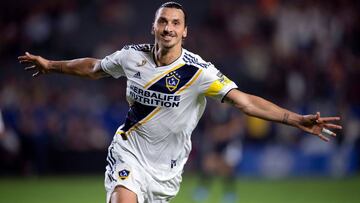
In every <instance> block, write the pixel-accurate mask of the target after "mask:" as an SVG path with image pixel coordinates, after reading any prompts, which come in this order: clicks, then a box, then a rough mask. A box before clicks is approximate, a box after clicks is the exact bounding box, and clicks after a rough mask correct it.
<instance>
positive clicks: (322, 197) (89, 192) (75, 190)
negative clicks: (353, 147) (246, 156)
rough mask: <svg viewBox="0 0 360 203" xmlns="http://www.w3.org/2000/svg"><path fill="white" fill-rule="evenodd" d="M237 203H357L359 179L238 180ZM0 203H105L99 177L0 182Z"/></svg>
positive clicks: (186, 191) (215, 188) (216, 198)
mask: <svg viewBox="0 0 360 203" xmlns="http://www.w3.org/2000/svg"><path fill="white" fill-rule="evenodd" d="M197 182H198V180H197V178H196V176H185V177H184V181H183V183H182V187H181V190H180V193H179V195H178V196H177V197H176V198H175V199H174V200H173V201H172V203H188V202H189V203H191V202H195V201H194V200H193V199H192V194H193V190H194V188H196V185H197ZM210 191H211V192H210V196H209V197H208V199H206V200H204V201H203V202H209V203H213V202H214V203H215V202H221V197H222V192H221V191H222V185H221V181H219V180H215V181H214V182H213V184H212V186H211V189H210ZM237 191H238V195H239V198H240V201H239V202H244V203H263V202H266V203H282V202H284V203H359V202H360V177H350V178H346V179H326V178H302V179H285V180H277V181H270V180H259V179H243V178H240V179H239V180H238V183H237ZM0 202H4V203H7V202H11V203H95V202H96V203H99V202H103V203H104V202H105V192H104V189H103V178H102V177H101V176H54V177H40V178H20V177H16V178H8V177H2V178H1V179H0Z"/></svg>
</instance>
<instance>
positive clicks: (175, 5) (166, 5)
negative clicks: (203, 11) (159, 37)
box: [155, 1, 187, 26]
mask: <svg viewBox="0 0 360 203" xmlns="http://www.w3.org/2000/svg"><path fill="white" fill-rule="evenodd" d="M161 8H176V9H180V10H182V12H183V13H184V24H185V26H187V24H186V12H185V9H184V7H183V6H182V5H181V4H179V3H177V2H174V1H169V2H166V3H164V4H162V5H161V6H160V7H159V8H158V9H157V10H156V13H155V18H156V16H157V13H158V12H159V10H160V9H161Z"/></svg>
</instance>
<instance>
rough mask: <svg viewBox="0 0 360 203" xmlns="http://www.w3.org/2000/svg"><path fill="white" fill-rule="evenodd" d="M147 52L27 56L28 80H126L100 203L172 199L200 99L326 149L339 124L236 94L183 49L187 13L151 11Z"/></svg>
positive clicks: (168, 6)
mask: <svg viewBox="0 0 360 203" xmlns="http://www.w3.org/2000/svg"><path fill="white" fill-rule="evenodd" d="M152 34H153V35H154V37H155V43H154V44H153V45H150V44H143V45H128V46H124V47H123V48H122V49H121V50H120V51H116V52H114V53H113V54H111V55H109V56H107V57H105V58H104V59H102V60H99V59H94V58H81V59H75V60H70V61H51V60H47V59H45V58H43V57H41V56H35V55H32V54H29V53H27V52H26V54H25V55H24V56H20V57H19V60H20V62H21V63H28V64H31V65H30V66H28V67H26V68H25V69H26V70H34V71H35V73H34V74H33V76H38V75H41V74H47V73H53V72H55V73H64V74H71V75H78V76H83V77H88V78H93V79H98V78H102V77H107V76H112V77H114V78H119V77H126V78H127V89H126V96H127V100H128V102H129V106H130V109H129V112H128V114H127V117H126V121H125V123H124V124H123V125H121V126H120V127H119V128H118V130H117V131H116V133H115V136H114V138H113V141H112V143H111V145H110V147H109V152H108V157H107V161H108V163H109V164H108V166H107V167H106V173H105V187H106V190H107V202H111V203H125V202H126V203H129V202H130V203H136V202H141V203H142V202H151V203H154V202H169V201H170V199H172V198H173V197H174V196H175V195H176V194H177V192H178V191H179V187H180V182H181V179H182V177H181V174H182V171H183V168H184V165H185V163H186V161H187V159H188V156H189V153H190V151H191V139H190V138H191V132H192V131H193V130H194V128H195V127H196V125H197V123H198V121H199V119H200V117H201V115H202V114H203V112H204V109H205V105H206V98H205V97H206V96H208V97H212V98H215V99H218V100H220V101H225V102H228V103H229V104H231V105H233V106H234V107H236V108H238V109H239V110H241V111H242V112H244V113H245V114H247V115H250V116H255V117H259V118H262V119H266V120H270V121H275V122H281V123H284V124H287V125H291V126H294V127H297V128H300V129H301V130H304V131H306V132H308V133H311V134H313V135H316V136H318V137H319V138H320V139H322V140H324V141H328V140H329V138H328V137H327V136H335V133H333V132H331V131H330V130H329V129H341V126H339V125H335V124H332V123H329V122H333V121H337V120H340V118H339V117H320V113H316V114H315V115H305V116H303V115H299V114H296V113H293V112H290V111H288V110H286V109H283V108H280V107H278V106H276V105H275V104H272V103H270V102H268V101H266V100H264V99H262V98H259V97H256V96H253V95H249V94H246V93H243V92H241V91H239V90H237V89H236V88H237V86H236V84H235V83H234V82H232V81H231V80H229V79H228V78H227V77H226V76H224V75H223V74H222V73H221V72H219V70H217V69H216V68H215V67H214V65H212V64H211V63H209V62H205V61H204V60H203V59H202V58H201V57H200V56H198V55H196V54H194V53H192V52H190V51H188V50H186V49H184V48H183V47H182V41H183V39H184V38H186V36H187V26H186V13H185V11H184V9H183V7H182V6H181V5H180V4H178V3H175V2H168V3H165V4H163V5H161V6H160V8H159V9H158V10H157V11H156V14H155V19H154V23H153V27H152Z"/></svg>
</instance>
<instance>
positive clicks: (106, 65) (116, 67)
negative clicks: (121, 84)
mask: <svg viewBox="0 0 360 203" xmlns="http://www.w3.org/2000/svg"><path fill="white" fill-rule="evenodd" d="M124 57H125V50H124V49H122V50H120V51H116V52H114V53H112V54H110V55H108V56H106V57H105V58H104V59H102V60H101V63H100V64H101V68H102V69H103V70H104V71H105V72H106V73H108V74H110V75H111V76H113V77H114V78H119V77H121V76H125V71H124V68H123V65H122V64H123V63H122V61H123V58H124Z"/></svg>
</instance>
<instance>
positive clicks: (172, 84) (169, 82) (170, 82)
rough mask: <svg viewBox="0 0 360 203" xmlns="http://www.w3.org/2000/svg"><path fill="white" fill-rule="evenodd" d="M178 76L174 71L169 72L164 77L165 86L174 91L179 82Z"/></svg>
mask: <svg viewBox="0 0 360 203" xmlns="http://www.w3.org/2000/svg"><path fill="white" fill-rule="evenodd" d="M179 78H180V76H179V75H178V74H177V73H176V72H175V71H174V72H172V73H169V74H168V75H167V77H166V78H165V81H166V88H168V90H169V91H170V92H172V91H174V90H175V89H176V88H177V86H178V85H179V83H180V79H179Z"/></svg>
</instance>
